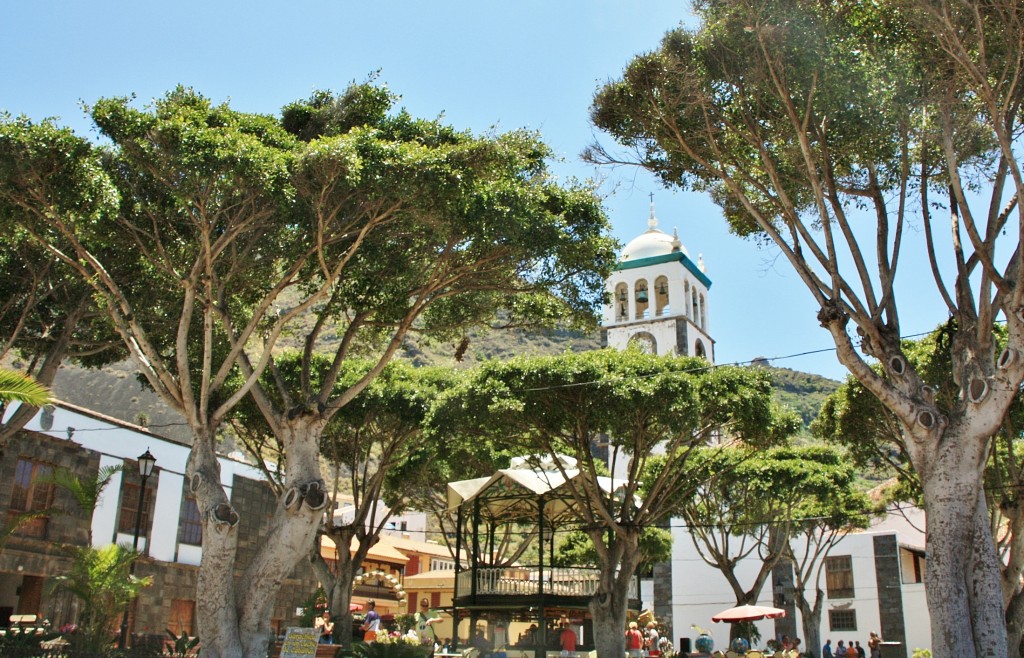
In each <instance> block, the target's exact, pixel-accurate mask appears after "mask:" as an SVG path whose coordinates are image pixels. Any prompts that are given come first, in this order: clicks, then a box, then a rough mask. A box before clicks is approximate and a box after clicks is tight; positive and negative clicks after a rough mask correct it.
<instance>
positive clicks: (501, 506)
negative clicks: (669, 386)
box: [448, 455, 640, 658]
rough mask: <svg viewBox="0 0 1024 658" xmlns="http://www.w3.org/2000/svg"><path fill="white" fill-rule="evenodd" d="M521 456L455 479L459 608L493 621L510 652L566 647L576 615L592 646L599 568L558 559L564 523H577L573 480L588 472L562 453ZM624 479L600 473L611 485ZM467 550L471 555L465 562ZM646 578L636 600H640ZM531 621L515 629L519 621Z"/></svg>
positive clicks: (632, 599) (519, 654)
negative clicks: (562, 634)
mask: <svg viewBox="0 0 1024 658" xmlns="http://www.w3.org/2000/svg"><path fill="white" fill-rule="evenodd" d="M558 460H559V463H558V464H556V463H555V462H554V460H553V459H552V458H551V457H543V458H517V459H514V460H513V463H512V464H511V466H510V467H509V468H505V469H501V470H499V471H498V472H497V473H494V474H493V475H491V476H488V477H483V478H475V479H472V480H462V481H459V482H452V483H449V484H448V512H449V514H450V515H452V516H453V517H454V518H455V522H456V528H457V530H456V537H455V541H456V551H455V554H456V556H458V557H457V558H456V566H455V571H456V575H455V592H454V604H453V607H454V610H453V614H454V615H455V618H456V619H466V618H467V617H468V618H469V620H470V625H469V633H470V636H471V637H472V635H473V633H474V630H475V629H476V628H477V624H478V623H479V622H481V621H483V622H486V623H487V627H488V633H487V637H486V638H485V639H486V641H487V644H488V645H489V646H491V647H493V649H494V650H495V651H501V650H504V652H505V654H506V655H507V656H508V658H527V657H535V658H542V657H544V656H546V655H548V653H549V652H554V655H556V656H557V655H558V650H559V648H560V647H559V644H558V629H559V626H560V625H561V624H562V623H568V624H570V626H571V627H572V628H573V629H574V630H575V631H576V633H577V637H578V638H579V640H580V645H579V648H580V650H581V651H586V650H588V649H592V648H593V627H592V624H591V619H590V613H589V611H588V604H589V602H590V600H591V597H592V596H593V595H594V594H595V592H596V591H597V586H598V580H599V575H600V570H599V569H596V568H594V567H592V566H580V565H576V566H564V565H562V566H553V563H554V557H555V546H556V538H557V535H558V533H560V532H562V533H565V532H568V531H570V530H573V529H575V528H576V527H578V520H579V516H578V510H577V509H576V506H577V503H576V499H575V498H574V497H573V495H572V493H571V490H570V488H569V487H570V486H571V484H572V481H573V480H574V479H576V478H579V477H583V475H582V474H581V472H580V471H579V470H578V469H577V468H576V460H574V459H572V458H571V457H566V456H564V455H559V456H558ZM622 484H623V482H622V481H620V480H615V479H613V478H608V477H599V478H598V486H600V487H601V488H602V490H604V491H605V492H606V493H609V494H612V493H614V492H615V491H616V490H617V489H620V488H621V486H622ZM463 556H465V558H466V559H467V560H468V562H469V563H468V564H464V563H463ZM638 582H639V581H638V579H634V580H633V581H632V584H631V587H630V591H629V606H630V608H631V609H635V610H638V611H639V609H640V601H639V596H638V592H639V587H638ZM513 624H515V625H516V626H518V627H520V628H523V629H524V630H523V631H522V632H518V633H516V634H514V635H513V633H512V630H511V629H512V626H513Z"/></svg>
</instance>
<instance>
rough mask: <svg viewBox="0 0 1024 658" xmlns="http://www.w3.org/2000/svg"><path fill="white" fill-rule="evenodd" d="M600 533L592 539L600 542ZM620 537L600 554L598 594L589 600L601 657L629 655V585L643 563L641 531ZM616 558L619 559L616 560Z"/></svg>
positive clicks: (627, 533) (596, 645)
mask: <svg viewBox="0 0 1024 658" xmlns="http://www.w3.org/2000/svg"><path fill="white" fill-rule="evenodd" d="M601 534H602V533H601V532H600V531H597V532H596V533H591V539H592V540H594V541H595V543H596V542H597V541H600V540H601ZM624 535H625V536H617V537H616V538H615V540H614V541H613V542H611V546H609V547H607V548H606V549H605V550H603V551H601V550H599V552H598V555H599V558H600V559H601V561H602V564H601V578H600V582H599V584H598V588H597V593H596V594H595V595H594V598H593V599H591V600H590V614H591V616H592V617H593V621H594V648H595V649H597V655H598V656H623V655H625V652H626V636H625V632H626V610H627V609H628V608H629V583H630V580H632V579H633V578H634V577H635V573H636V568H637V565H638V563H639V562H640V548H639V547H640V531H639V530H636V531H635V532H626V533H624ZM616 558H617V559H616Z"/></svg>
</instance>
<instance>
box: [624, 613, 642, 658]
mask: <svg viewBox="0 0 1024 658" xmlns="http://www.w3.org/2000/svg"><path fill="white" fill-rule="evenodd" d="M626 651H628V652H629V658H643V655H644V634H643V633H641V632H640V629H639V628H637V625H636V622H635V621H631V622H629V629H628V630H627V631H626Z"/></svg>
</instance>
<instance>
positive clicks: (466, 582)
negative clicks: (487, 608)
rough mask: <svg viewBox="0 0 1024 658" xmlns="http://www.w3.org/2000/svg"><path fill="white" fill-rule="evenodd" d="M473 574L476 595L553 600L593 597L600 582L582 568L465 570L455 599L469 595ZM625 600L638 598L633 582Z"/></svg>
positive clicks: (592, 572)
mask: <svg viewBox="0 0 1024 658" xmlns="http://www.w3.org/2000/svg"><path fill="white" fill-rule="evenodd" d="M474 573H475V574H476V593H477V595H495V594H497V595H509V596H531V595H537V594H540V593H541V585H542V584H543V591H544V593H545V594H551V595H553V596H593V595H594V593H595V592H597V584H598V581H599V579H600V575H601V571H600V570H599V569H586V568H583V567H553V568H545V569H544V571H543V574H544V581H543V583H541V579H540V575H541V571H540V569H538V568H536V567H481V568H478V569H477V570H476V571H475V572H474V571H472V570H469V569H467V570H466V571H463V572H461V573H459V574H458V595H459V596H460V597H462V596H469V595H470V594H472V592H473V575H474ZM628 598H630V599H635V598H638V594H637V589H636V579H635V578H632V579H630V581H629V592H628Z"/></svg>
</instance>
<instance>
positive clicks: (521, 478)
mask: <svg viewBox="0 0 1024 658" xmlns="http://www.w3.org/2000/svg"><path fill="white" fill-rule="evenodd" d="M558 459H559V462H560V463H561V469H559V468H558V466H556V465H555V464H554V462H553V461H552V459H551V457H545V458H523V457H520V458H516V459H514V460H512V465H511V466H510V467H509V468H503V469H500V470H499V471H498V472H496V473H494V474H493V475H491V476H489V477H482V478H473V479H472V480H461V481H458V482H451V483H449V484H448V511H449V513H453V512H454V511H455V510H456V509H458V508H459V507H461V506H462V505H465V504H467V503H471V502H474V501H479V504H480V514H481V515H482V516H483V517H485V518H488V519H492V520H500V521H512V520H515V519H536V518H537V516H538V514H539V509H538V507H537V503H536V501H537V499H538V498H539V497H541V496H544V497H545V505H544V517H545V519H546V520H548V521H556V520H559V519H561V518H562V517H563V516H564V515H565V514H566V512H569V511H571V510H572V509H573V508H574V507H575V506H576V500H575V499H574V497H573V495H572V491H571V489H570V487H572V486H573V482H574V481H575V480H576V479H577V478H579V477H580V476H581V473H582V472H581V471H580V470H579V469H578V468H576V460H575V459H573V458H572V457H568V456H566V455H558ZM625 482H626V481H625V480H622V479H614V478H610V477H604V476H598V478H597V485H598V486H599V487H601V489H602V490H603V491H604V492H606V493H612V492H614V491H615V490H617V489H621V488H622V487H623V486H624V485H625Z"/></svg>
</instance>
